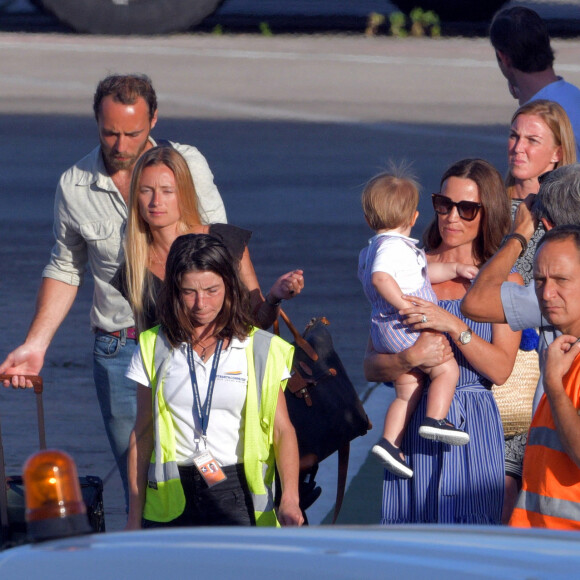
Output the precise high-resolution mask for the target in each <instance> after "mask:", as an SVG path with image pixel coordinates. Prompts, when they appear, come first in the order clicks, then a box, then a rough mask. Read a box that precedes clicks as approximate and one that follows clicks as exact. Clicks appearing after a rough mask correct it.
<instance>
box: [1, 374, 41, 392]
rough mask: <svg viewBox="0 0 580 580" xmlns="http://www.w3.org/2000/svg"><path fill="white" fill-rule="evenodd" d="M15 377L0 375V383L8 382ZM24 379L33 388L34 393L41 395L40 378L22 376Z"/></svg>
mask: <svg viewBox="0 0 580 580" xmlns="http://www.w3.org/2000/svg"><path fill="white" fill-rule="evenodd" d="M14 376H16V375H0V381H9V380H10V379H11V378H12V377H14ZM23 376H24V378H25V379H27V380H29V381H30V382H31V383H32V386H33V387H34V392H35V393H42V389H43V384H44V383H43V382H42V377H40V376H38V375H23Z"/></svg>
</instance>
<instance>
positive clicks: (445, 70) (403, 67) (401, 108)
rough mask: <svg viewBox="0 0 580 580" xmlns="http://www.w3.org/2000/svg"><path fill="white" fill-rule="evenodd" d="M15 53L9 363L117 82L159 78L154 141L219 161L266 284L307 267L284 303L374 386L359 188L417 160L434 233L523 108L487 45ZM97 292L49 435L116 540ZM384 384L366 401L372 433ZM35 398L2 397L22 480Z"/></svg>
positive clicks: (7, 161)
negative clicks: (96, 112) (61, 207)
mask: <svg viewBox="0 0 580 580" xmlns="http://www.w3.org/2000/svg"><path fill="white" fill-rule="evenodd" d="M554 48H555V49H556V55H557V56H556V58H557V61H556V70H557V72H558V73H559V74H562V75H564V76H565V78H566V79H567V80H568V81H570V82H573V83H575V84H577V85H580V64H578V63H579V62H580V42H579V41H573V40H567V41H555V42H554ZM0 53H1V54H2V58H1V59H0V87H1V88H0V95H1V98H0V159H1V165H0V192H1V193H0V195H1V197H0V199H1V200H2V211H1V212H0V260H1V263H2V265H3V269H2V274H1V275H0V320H1V321H2V322H1V325H2V326H1V328H2V332H1V333H0V358H1V359H2V360H3V359H4V357H5V355H6V354H7V353H8V352H9V351H10V350H11V349H12V348H14V347H15V346H17V345H18V344H20V343H21V341H22V340H23V338H24V336H25V334H26V330H27V327H28V324H29V322H30V319H31V316H32V313H33V310H34V299H35V294H36V290H37V288H38V283H39V280H40V273H41V271H42V268H43V266H44V264H45V263H46V261H47V259H48V255H49V250H50V247H51V244H52V234H51V222H52V200H53V194H54V188H55V185H56V183H57V180H58V177H59V175H60V173H61V172H62V171H64V170H65V169H66V168H67V167H69V166H70V165H71V164H73V163H74V162H75V161H76V160H78V159H79V158H80V157H82V156H83V155H84V154H85V153H88V152H89V151H90V150H91V149H92V148H93V147H94V146H95V145H96V142H97V138H96V131H95V125H94V120H93V118H92V112H91V103H92V94H93V91H94V88H95V85H96V83H97V81H98V80H99V79H100V78H102V77H104V76H105V75H106V74H108V73H110V72H145V73H147V74H149V75H150V76H151V77H152V79H153V81H154V84H155V86H156V89H157V92H158V95H159V117H160V121H159V123H158V125H157V127H156V129H155V131H154V135H155V136H157V137H160V138H171V139H172V140H175V141H179V142H184V143H190V144H195V145H196V146H197V147H198V148H199V149H200V150H201V151H202V153H203V154H204V155H205V156H206V158H207V159H208V162H209V164H210V167H211V168H212V170H213V172H214V175H215V181H216V183H217V185H218V187H219V189H220V192H221V193H222V196H223V199H224V202H225V205H226V208H227V211H228V217H229V221H230V222H231V223H233V224H236V225H239V226H241V227H246V228H248V229H251V230H253V231H254V235H253V238H252V241H251V245H250V250H251V254H252V257H253V261H254V265H255V267H256V271H257V273H258V277H259V279H260V281H261V284H262V286H263V287H264V288H268V287H269V285H270V284H271V283H272V282H273V281H274V279H275V278H276V277H277V275H279V274H281V273H283V272H285V271H287V270H289V269H291V268H297V267H300V268H303V269H304V271H305V277H306V288H305V290H304V292H303V294H302V295H301V296H300V297H298V298H297V299H295V300H294V301H292V302H290V303H288V304H287V305H285V309H286V311H287V312H288V313H289V314H290V316H291V317H292V319H293V321H294V322H295V324H296V325H297V326H298V327H299V328H300V327H303V326H304V325H305V324H306V322H307V321H308V320H309V319H310V317H312V316H318V315H324V316H326V317H327V318H328V319H329V320H330V322H331V331H332V333H333V337H334V340H335V346H336V348H337V350H338V352H339V354H340V355H341V357H342V359H343V362H344V364H345V366H346V368H347V370H348V371H349V374H350V376H351V378H352V380H353V382H354V384H355V385H356V386H357V388H358V389H359V391H360V392H361V393H363V392H364V391H365V390H366V387H367V385H366V382H365V380H364V377H363V374H362V358H363V353H364V348H365V344H366V340H367V329H368V316H369V308H368V305H367V303H366V300H365V298H364V296H363V293H362V289H361V287H360V283H359V282H358V280H357V277H356V265H357V256H358V253H359V251H360V249H361V248H362V247H363V246H364V245H365V244H366V241H367V239H368V238H369V237H370V235H371V232H370V231H369V230H368V228H367V227H366V225H365V223H364V219H363V216H362V212H361V209H360V202H359V198H360V193H361V188H362V185H363V184H364V182H365V181H366V180H367V179H368V178H369V177H371V176H372V175H373V174H375V173H376V172H378V171H379V170H381V169H383V168H385V167H386V166H387V164H388V162H389V160H395V161H398V162H400V161H407V162H411V163H413V167H414V169H415V171H416V173H417V175H418V177H419V179H420V182H421V183H422V185H423V196H422V199H421V204H420V208H419V209H420V212H421V215H420V218H419V222H418V224H417V226H416V228H415V230H414V234H415V236H416V237H420V234H421V232H422V230H423V229H424V227H425V226H426V225H427V223H428V222H429V220H430V219H431V217H432V210H431V209H430V200H429V194H430V193H431V192H433V191H438V187H439V177H440V176H441V174H442V173H443V171H444V170H445V169H446V168H447V167H448V166H449V165H450V164H451V163H453V162H455V161H457V160H459V159H461V158H463V157H469V156H477V157H483V158H485V159H487V160H489V161H490V162H492V163H493V164H494V165H495V166H496V167H497V168H498V169H499V170H500V171H501V172H505V170H506V162H505V157H506V139H507V131H508V124H509V120H510V117H511V115H512V113H513V112H514V110H515V108H516V106H517V104H516V102H515V101H513V100H512V98H511V97H510V96H509V94H508V92H507V87H506V82H505V80H504V79H503V77H502V76H501V74H500V72H499V70H498V69H497V65H496V62H495V58H494V55H493V52H492V50H491V48H490V46H489V44H488V42H487V41H486V40H484V39H461V38H456V39H440V40H436V41H433V40H426V39H423V40H421V39H407V40H400V39H391V38H384V37H383V38H375V39H367V38H363V37H361V36H356V37H355V36H349V37H343V36H340V37H339V36H297V35H293V36H284V35H280V36H274V37H271V38H265V37H259V36H250V35H225V36H214V35H203V34H200V35H175V36H171V37H167V38H155V39H147V38H131V39H129V38H115V37H106V38H104V37H86V36H85V37H81V36H76V35H70V34H69V35H59V34H36V35H30V34H17V33H4V34H0ZM91 291H92V284H91V281H90V278H89V277H87V280H86V283H85V285H84V286H83V287H82V288H81V291H80V294H79V297H78V299H77V301H76V303H75V305H74V307H73V310H72V312H71V314H70V315H69V316H68V318H67V320H66V321H65V323H64V324H63V326H62V327H61V329H60V330H59V331H58V333H57V335H56V337H55V339H54V341H53V343H52V346H51V348H50V350H49V352H48V356H47V359H46V362H45V368H44V370H43V377H44V379H45V384H46V391H45V412H46V417H47V439H48V444H49V446H51V447H59V448H62V449H64V450H66V451H68V452H69V453H71V454H72V455H73V457H74V459H75V460H76V462H77V465H78V470H79V473H80V474H84V475H86V474H95V475H99V476H101V477H102V478H103V479H104V480H105V509H106V520H107V526H108V529H109V530H118V529H121V528H122V527H123V525H124V513H123V511H124V507H123V504H122V497H121V490H120V480H119V478H118V476H117V474H116V471H115V468H114V465H113V459H112V455H111V453H110V451H109V447H108V443H107V440H106V437H105V435H104V429H103V426H102V422H101V418H100V413H99V410H98V405H97V400H96V396H95V393H94V386H93V383H92V360H91V358H92V357H91V350H92V337H91V333H90V329H89V321H88V311H89V305H90V301H91ZM385 391H386V389H385V388H384V387H381V388H380V389H378V390H377V391H375V392H374V393H373V395H372V396H371V397H370V399H369V400H368V402H367V403H366V408H367V410H368V411H369V415H370V416H371V418H372V419H373V422H374V423H375V425H380V423H381V420H382V416H383V414H384V411H385V408H386V404H387V403H386V400H387V398H388V396H387V395H386V394H385ZM32 399H33V395H32V393H30V392H21V391H17V392H16V391H12V390H11V389H10V390H7V389H2V390H1V391H0V419H1V422H2V434H3V439H4V446H5V451H6V462H7V468H8V471H9V472H10V473H14V474H16V473H19V472H20V471H21V465H22V462H23V461H24V459H25V458H26V457H27V455H28V454H29V453H31V452H32V451H34V450H35V448H36V445H37V443H36V438H35V437H36V430H35V412H34V403H33V401H32ZM378 436H379V427H375V429H374V430H373V431H371V433H370V434H369V435H368V436H367V437H364V438H360V439H359V440H357V441H356V444H355V446H354V450H353V456H352V463H351V465H352V468H351V477H355V476H357V473H359V471H360V474H359V475H358V476H357V477H358V479H360V478H361V477H367V476H365V473H367V472H366V471H365V470H364V469H363V470H360V469H359V468H360V466H361V465H362V464H363V463H364V462H365V460H366V458H367V452H368V450H369V449H370V447H371V446H372V444H373V443H374V442H375V439H377V438H378ZM334 469H335V464H334V462H333V460H332V459H330V460H328V461H326V462H325V463H324V464H323V465H322V467H321V470H320V477H319V482H321V483H322V485H323V495H322V497H321V499H320V500H318V502H317V503H316V504H315V505H314V506H313V507H312V509H311V510H310V511H309V517H310V521H311V523H314V524H316V523H319V522H321V521H323V520H324V518H325V516H326V514H327V512H328V511H329V510H330V508H331V507H332V501H333V494H334V487H333V486H334ZM361 474H362V475H361ZM357 477H355V484H356V485H358V483H357V481H356V480H357ZM365 481H371V482H372V487H373V489H372V492H371V491H369V490H368V488H367V487H364V486H363V489H364V490H365V492H364V494H365V495H364V497H362V496H361V494H360V493H359V492H358V491H357V492H356V493H355V492H354V491H353V492H351V494H350V496H349V499H348V501H347V504H346V505H345V508H344V509H345V512H344V516H343V519H342V521H343V522H360V523H368V522H369V521H372V522H376V521H378V510H379V506H378V504H377V502H378V499H376V498H378V496H379V494H380V473H379V474H378V475H374V474H373V475H372V477H370V479H367V480H365ZM365 485H366V484H365ZM353 489H355V488H354V487H353ZM356 489H359V488H356Z"/></svg>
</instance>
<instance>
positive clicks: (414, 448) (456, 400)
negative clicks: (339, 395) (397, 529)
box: [381, 300, 504, 524]
mask: <svg viewBox="0 0 580 580" xmlns="http://www.w3.org/2000/svg"><path fill="white" fill-rule="evenodd" d="M460 302H461V301H460V300H441V301H440V302H439V305H440V306H441V307H442V308H445V309H446V310H448V311H449V312H451V313H452V314H454V315H455V316H457V317H459V318H462V319H463V320H465V319H464V318H463V316H462V315H461V312H460V310H459V305H460ZM466 323H467V324H469V325H470V326H471V328H472V329H473V332H474V333H475V334H477V335H478V336H480V337H481V338H483V339H485V340H487V341H491V325H489V324H485V323H478V322H472V321H467V320H466ZM450 342H451V341H450ZM451 344H452V348H453V351H454V354H455V358H456V359H457V364H458V365H459V370H460V376H459V384H458V385H457V389H456V391H455V395H454V397H453V401H452V403H451V408H450V410H449V415H448V416H447V418H448V419H449V420H450V421H451V422H452V423H454V424H455V425H456V426H458V427H460V428H461V429H464V430H465V431H466V432H467V433H469V436H470V441H469V443H468V444H467V445H465V446H463V447H458V446H453V445H447V444H444V443H438V442H435V441H430V440H428V439H424V438H422V437H420V436H419V433H418V431H419V426H420V425H421V421H422V420H423V418H424V417H425V406H426V397H425V396H423V398H422V400H421V403H420V404H419V406H418V408H417V410H416V411H415V413H414V414H413V416H412V418H411V421H410V422H409V426H408V427H407V432H406V434H405V437H404V439H403V442H402V445H401V448H402V450H403V452H404V453H405V456H406V458H407V462H408V463H409V465H410V467H411V468H412V469H413V471H414V474H413V477H412V478H411V479H402V478H400V477H396V476H394V475H393V474H392V473H390V472H389V471H387V470H385V480H384V484H383V502H382V516H381V523H382V524H401V523H440V524H500V523H501V511H502V505H503V495H504V436H503V428H502V424H501V419H500V416H499V412H498V409H497V406H496V404H495V401H494V398H493V395H492V393H491V391H490V390H489V385H490V382H489V381H488V380H487V379H485V378H484V377H482V376H481V375H479V374H478V373H476V372H475V371H474V370H473V369H472V368H471V367H470V366H469V364H468V363H467V361H466V360H465V358H464V357H463V355H462V354H461V352H460V351H459V349H458V348H457V347H455V345H454V344H453V343H452V342H451ZM484 385H487V387H486V386H484Z"/></svg>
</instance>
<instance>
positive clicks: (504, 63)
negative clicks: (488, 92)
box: [489, 6, 580, 151]
mask: <svg viewBox="0 0 580 580" xmlns="http://www.w3.org/2000/svg"><path fill="white" fill-rule="evenodd" d="M489 38H490V41H491V44H492V46H493V48H494V49H495V54H496V57H497V62H498V65H499V68H500V70H501V72H502V74H503V76H504V77H505V78H506V79H507V81H508V88H509V91H510V94H511V95H512V97H514V98H515V99H517V100H518V102H519V104H520V105H524V104H525V103H528V102H529V101H537V100H538V99H547V100H549V101H555V102H556V103H558V104H559V105H561V107H562V108H563V109H564V110H565V111H566V114H567V115H568V118H569V119H570V123H571V124H572V129H573V130H574V136H575V137H576V147H577V149H578V146H579V141H580V89H578V87H575V86H574V85H572V84H570V83H567V82H566V81H565V80H564V79H563V78H562V77H560V76H557V75H556V73H555V72H554V52H553V51H552V47H551V46H550V37H549V35H548V30H547V28H546V25H545V23H544V21H543V20H542V19H541V18H540V16H539V15H538V14H537V13H536V12H534V11H533V10H531V9H530V8H525V7H523V6H515V7H512V8H506V9H504V10H500V11H499V12H498V13H497V14H496V15H495V16H494V18H493V20H492V22H491V26H490V30H489ZM578 150H579V151H580V149H578Z"/></svg>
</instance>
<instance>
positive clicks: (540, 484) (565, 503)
mask: <svg viewBox="0 0 580 580" xmlns="http://www.w3.org/2000/svg"><path fill="white" fill-rule="evenodd" d="M563 383H564V388H565V390H566V394H567V395H568V397H569V398H570V400H571V401H572V404H573V405H574V407H575V408H576V409H580V357H576V359H575V360H574V362H573V363H572V367H571V368H570V370H569V371H568V372H567V373H566V375H564V378H563ZM510 525H511V526H515V527H522V528H529V527H534V528H535V527H540V528H555V529H562V530H580V468H578V466H577V465H576V464H575V463H574V461H572V459H570V457H569V456H568V454H567V453H566V451H565V449H564V447H563V446H562V443H561V442H560V437H559V436H558V432H557V431H556V425H555V424H554V419H553V416H552V410H551V408H550V403H549V402H548V399H547V398H546V395H543V396H542V399H541V400H540V403H539V405H538V409H537V410H536V413H535V414H534V417H533V419H532V424H531V425H530V431H529V433H528V441H527V444H526V452H525V455H524V471H523V476H522V491H521V493H520V495H519V497H518V501H517V504H516V507H515V508H514V511H513V514H512V517H511V519H510Z"/></svg>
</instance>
